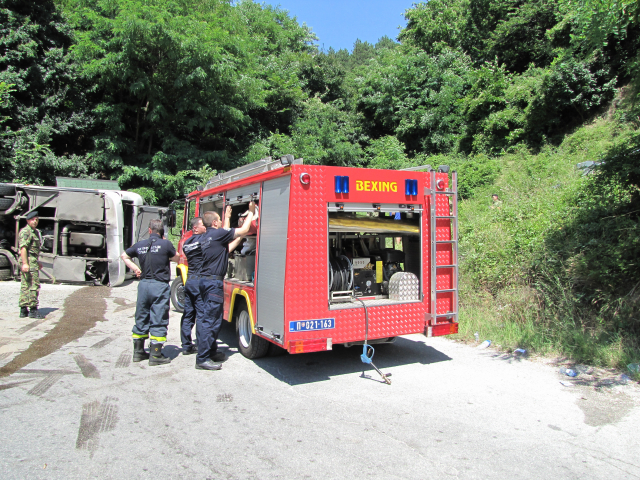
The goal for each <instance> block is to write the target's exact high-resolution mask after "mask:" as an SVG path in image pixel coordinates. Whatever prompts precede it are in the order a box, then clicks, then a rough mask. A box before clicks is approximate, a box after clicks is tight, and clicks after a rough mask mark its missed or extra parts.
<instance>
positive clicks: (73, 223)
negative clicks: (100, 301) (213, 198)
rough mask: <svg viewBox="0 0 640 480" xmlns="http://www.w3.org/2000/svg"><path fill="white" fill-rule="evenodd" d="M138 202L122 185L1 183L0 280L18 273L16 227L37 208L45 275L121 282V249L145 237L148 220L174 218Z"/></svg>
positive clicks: (169, 220)
mask: <svg viewBox="0 0 640 480" xmlns="http://www.w3.org/2000/svg"><path fill="white" fill-rule="evenodd" d="M143 203H144V202H143V200H142V197H141V196H140V195H138V194H136V193H133V192H127V191H121V190H101V189H88V188H64V187H40V186H34V185H22V184H12V183H0V280H10V279H12V278H14V279H19V278H20V260H19V249H18V232H19V231H20V229H21V228H22V227H24V226H25V225H26V220H25V216H26V215H27V214H28V213H29V212H32V211H34V210H36V211H37V212H38V216H39V217H40V222H39V224H38V230H39V231H40V232H41V236H42V238H41V249H40V259H39V260H40V262H41V263H42V265H43V270H44V271H45V274H48V276H52V277H54V278H55V279H56V281H58V282H65V283H66V282H69V283H83V282H90V283H93V284H96V285H110V286H117V285H120V284H122V283H123V282H124V280H125V278H126V276H127V267H126V265H125V264H124V262H123V261H122V259H121V258H120V255H121V254H122V252H123V251H124V249H126V248H128V247H130V246H131V245H133V244H134V243H135V242H137V241H139V240H142V239H144V238H146V237H147V236H148V229H147V227H148V225H149V221H150V220H151V219H153V218H161V219H163V222H164V223H165V225H166V226H167V227H171V226H173V223H175V212H174V211H172V210H170V209H167V208H165V207H155V206H147V205H144V204H143Z"/></svg>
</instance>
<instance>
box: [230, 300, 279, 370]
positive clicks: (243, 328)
mask: <svg viewBox="0 0 640 480" xmlns="http://www.w3.org/2000/svg"><path fill="white" fill-rule="evenodd" d="M238 307H239V310H238V314H237V316H236V336H237V337H238V350H239V351H240V353H241V354H242V355H244V356H245V357H247V358H250V359H254V358H261V357H264V356H265V355H266V354H267V353H268V352H269V345H270V344H271V343H270V342H268V341H267V340H265V339H264V338H261V337H259V336H257V335H254V334H253V333H252V332H251V320H250V317H249V312H248V310H247V306H246V305H242V306H238Z"/></svg>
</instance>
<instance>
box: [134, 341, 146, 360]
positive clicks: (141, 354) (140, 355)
mask: <svg viewBox="0 0 640 480" xmlns="http://www.w3.org/2000/svg"><path fill="white" fill-rule="evenodd" d="M147 358H149V354H148V353H147V352H145V351H144V338H134V339H133V361H134V362H141V361H142V360H146V359H147Z"/></svg>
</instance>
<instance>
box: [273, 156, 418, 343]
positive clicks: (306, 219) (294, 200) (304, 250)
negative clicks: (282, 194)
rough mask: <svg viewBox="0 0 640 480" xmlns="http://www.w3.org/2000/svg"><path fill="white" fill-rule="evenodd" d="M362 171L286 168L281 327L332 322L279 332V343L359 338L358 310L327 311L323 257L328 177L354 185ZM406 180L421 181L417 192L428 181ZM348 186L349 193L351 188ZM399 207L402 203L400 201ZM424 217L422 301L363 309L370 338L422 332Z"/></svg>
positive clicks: (329, 189)
mask: <svg viewBox="0 0 640 480" xmlns="http://www.w3.org/2000/svg"><path fill="white" fill-rule="evenodd" d="M303 172H306V173H309V174H310V175H311V182H310V184H309V185H302V184H301V183H300V181H299V180H298V179H299V177H300V174H301V173H303ZM362 172H363V169H348V168H336V167H323V166H314V165H294V166H292V171H291V173H292V182H291V197H290V210H289V211H290V221H289V237H288V241H287V245H288V248H287V266H286V276H285V322H286V323H285V325H286V326H287V327H288V322H290V321H294V320H305V319H318V318H335V319H336V328H335V330H330V331H327V330H324V331H317V332H300V333H291V332H288V331H285V339H284V340H285V342H287V341H293V340H296V339H301V338H303V337H304V338H305V339H311V338H327V337H331V338H332V340H333V343H345V342H353V341H358V340H363V339H364V336H365V317H364V308H362V307H359V308H345V309H340V310H329V303H328V267H327V263H328V256H329V254H328V225H327V223H328V214H327V204H328V203H329V202H330V201H332V202H336V199H335V195H333V196H331V195H329V193H327V192H333V183H334V175H348V176H349V177H350V178H351V181H354V182H355V179H357V178H358V175H362ZM367 172H371V171H367ZM377 173H378V174H379V173H380V172H379V171H378V172H377ZM407 178H409V177H407ZM410 178H419V179H421V180H420V183H421V184H420V188H422V185H426V184H427V182H428V176H427V175H426V174H425V173H422V172H420V173H418V172H411V177H410ZM351 187H352V188H353V185H352V186H351ZM354 197H355V196H354ZM402 198H404V197H402ZM354 200H355V198H354ZM342 201H347V199H346V198H345V199H343V200H342ZM412 201H413V203H418V200H413V199H412ZM404 202H405V203H406V200H404ZM428 217H429V216H428V215H427V214H426V212H425V214H424V215H422V241H423V255H422V258H423V284H422V293H423V295H424V301H423V302H416V303H405V304H401V305H385V306H377V307H372V308H368V313H369V338H370V339H373V338H384V337H393V336H397V335H405V334H408V333H416V332H423V331H424V325H425V313H426V312H428V311H429V293H428V292H429V275H428V272H429V247H428V246H429V224H428Z"/></svg>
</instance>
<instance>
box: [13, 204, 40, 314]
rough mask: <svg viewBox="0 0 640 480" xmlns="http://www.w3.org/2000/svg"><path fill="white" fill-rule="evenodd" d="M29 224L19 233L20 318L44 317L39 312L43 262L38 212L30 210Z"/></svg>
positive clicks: (28, 215)
mask: <svg viewBox="0 0 640 480" xmlns="http://www.w3.org/2000/svg"><path fill="white" fill-rule="evenodd" d="M25 218H26V219H27V225H26V226H25V227H24V228H23V229H22V230H20V232H19V233H18V247H19V248H20V260H21V262H22V265H21V266H20V271H21V272H22V275H21V277H22V279H21V281H20V300H19V304H20V318H24V317H27V316H28V317H29V318H44V315H41V314H40V313H39V312H38V294H39V293H40V275H39V272H38V270H40V269H41V268H42V264H41V263H40V262H39V261H38V256H39V255H40V246H41V244H42V235H41V234H40V230H38V229H37V228H36V227H37V226H38V221H39V220H40V219H39V217H38V212H37V211H35V210H34V211H33V212H29V213H28V214H27V216H26V217H25Z"/></svg>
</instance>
